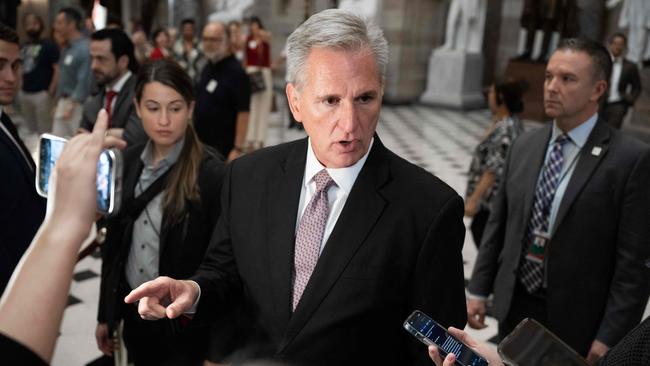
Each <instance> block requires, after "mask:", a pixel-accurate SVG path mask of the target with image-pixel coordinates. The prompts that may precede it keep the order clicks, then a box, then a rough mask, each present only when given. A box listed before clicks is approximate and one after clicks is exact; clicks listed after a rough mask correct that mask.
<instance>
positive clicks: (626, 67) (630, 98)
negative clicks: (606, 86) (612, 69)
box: [605, 59, 641, 106]
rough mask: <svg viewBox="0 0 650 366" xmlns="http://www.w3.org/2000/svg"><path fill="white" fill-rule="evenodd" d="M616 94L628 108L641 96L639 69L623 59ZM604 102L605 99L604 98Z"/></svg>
mask: <svg viewBox="0 0 650 366" xmlns="http://www.w3.org/2000/svg"><path fill="white" fill-rule="evenodd" d="M612 87H613V86H612ZM618 92H619V94H620V96H621V98H623V100H622V101H623V102H624V103H625V104H627V105H628V106H632V105H634V102H635V101H636V100H637V98H639V95H641V76H640V75H639V68H638V67H637V66H636V64H634V63H632V62H630V61H628V60H625V59H624V60H623V67H622V68H621V77H620V79H619V81H618ZM605 100H607V99H606V98H605Z"/></svg>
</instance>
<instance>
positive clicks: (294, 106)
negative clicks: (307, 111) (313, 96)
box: [286, 83, 302, 122]
mask: <svg viewBox="0 0 650 366" xmlns="http://www.w3.org/2000/svg"><path fill="white" fill-rule="evenodd" d="M286 93H287V100H288V101H289V109H291V114H293V118H294V119H295V120H296V121H298V122H302V113H301V111H300V103H298V100H299V99H300V92H299V91H298V89H297V88H296V86H295V85H294V84H293V83H288V84H287V87H286Z"/></svg>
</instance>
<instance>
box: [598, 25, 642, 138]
mask: <svg viewBox="0 0 650 366" xmlns="http://www.w3.org/2000/svg"><path fill="white" fill-rule="evenodd" d="M626 48H627V38H626V37H625V34H623V33H614V34H613V35H612V36H611V37H610V38H609V52H610V53H611V55H612V62H613V64H612V76H611V78H610V82H609V90H608V93H607V100H606V101H605V103H603V108H602V114H603V117H604V119H605V121H607V122H609V124H610V125H612V127H614V128H618V129H620V128H621V126H622V125H623V118H625V114H626V113H627V110H628V108H629V107H631V106H633V105H634V102H635V101H636V100H637V98H639V95H640V94H641V77H640V76H639V68H638V67H637V66H636V65H635V64H634V63H632V62H630V61H628V60H627V59H625V57H624V56H625V50H626Z"/></svg>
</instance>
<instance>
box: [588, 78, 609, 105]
mask: <svg viewBox="0 0 650 366" xmlns="http://www.w3.org/2000/svg"><path fill="white" fill-rule="evenodd" d="M607 84H608V83H607V82H606V81H605V80H598V81H596V85H595V86H594V92H593V93H592V94H591V101H592V102H596V103H598V101H599V100H600V97H602V96H603V94H605V93H607Z"/></svg>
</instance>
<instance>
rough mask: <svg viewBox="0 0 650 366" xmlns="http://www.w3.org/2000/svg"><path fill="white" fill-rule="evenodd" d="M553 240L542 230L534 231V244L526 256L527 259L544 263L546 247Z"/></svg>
mask: <svg viewBox="0 0 650 366" xmlns="http://www.w3.org/2000/svg"><path fill="white" fill-rule="evenodd" d="M550 240H551V237H550V235H549V234H548V233H547V232H542V231H540V230H533V237H532V242H531V243H530V248H529V249H528V253H527V254H526V259H527V260H529V261H531V262H535V263H540V264H541V263H544V254H545V253H546V245H547V244H548V242H549V241H550Z"/></svg>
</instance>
